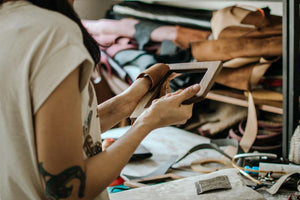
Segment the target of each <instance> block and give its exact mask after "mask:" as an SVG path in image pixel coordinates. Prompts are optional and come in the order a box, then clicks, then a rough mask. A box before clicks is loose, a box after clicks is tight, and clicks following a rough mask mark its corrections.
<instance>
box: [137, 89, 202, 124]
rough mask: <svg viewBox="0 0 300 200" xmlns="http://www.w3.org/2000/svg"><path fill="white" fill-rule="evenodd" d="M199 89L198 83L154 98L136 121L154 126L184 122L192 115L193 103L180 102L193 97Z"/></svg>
mask: <svg viewBox="0 0 300 200" xmlns="http://www.w3.org/2000/svg"><path fill="white" fill-rule="evenodd" d="M199 90H200V85H199V84H196V85H193V86H190V87H188V88H186V89H184V90H178V91H177V92H175V93H170V94H167V95H165V96H163V97H161V98H160V99H157V100H154V101H153V102H152V105H151V106H150V107H149V108H147V109H146V110H145V111H144V112H143V113H142V115H141V116H139V117H138V118H137V120H136V122H137V123H140V122H141V123H144V124H148V125H149V126H150V127H155V128H160V127H164V126H169V125H175V124H184V123H186V121H187V120H188V119H189V118H190V117H191V116H192V111H193V104H190V105H183V104H182V102H184V101H185V100H187V99H189V98H191V97H193V96H194V95H195V94H197V93H198V92H199Z"/></svg>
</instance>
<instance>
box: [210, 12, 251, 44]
mask: <svg viewBox="0 0 300 200" xmlns="http://www.w3.org/2000/svg"><path fill="white" fill-rule="evenodd" d="M250 12H251V11H250V10H247V9H244V8H241V7H237V6H230V7H226V8H223V9H220V10H218V11H215V12H214V13H213V17H212V19H211V28H212V31H213V35H214V38H215V39H217V38H218V37H219V34H220V33H221V32H222V30H223V29H224V28H226V27H227V26H233V25H239V24H240V23H241V22H242V20H243V19H244V18H245V17H246V16H247V15H248V14H249V13H250Z"/></svg>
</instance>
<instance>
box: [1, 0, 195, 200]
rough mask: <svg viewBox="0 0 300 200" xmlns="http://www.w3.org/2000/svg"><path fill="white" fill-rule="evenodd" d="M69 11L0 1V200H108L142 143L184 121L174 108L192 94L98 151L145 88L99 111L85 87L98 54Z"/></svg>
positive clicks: (141, 82)
mask: <svg viewBox="0 0 300 200" xmlns="http://www.w3.org/2000/svg"><path fill="white" fill-rule="evenodd" d="M72 4H73V1H72V0H69V1H67V0H31V1H25V0H4V1H3V0H2V1H0V27H1V29H0V41H1V50H0V63H1V66H0V83H1V87H0V94H1V95H0V119H1V120H0V127H1V131H0V137H1V140H0V155H1V165H0V166H1V167H0V180H1V182H0V199H3V200H6V199H22V200H25V199H107V193H106V190H105V188H106V187H107V186H108V185H109V184H110V183H111V182H112V181H113V180H114V179H115V178H116V177H117V176H118V175H119V174H120V172H121V170H122V168H123V167H124V166H125V165H126V163H127V162H128V160H129V159H130V157H131V155H132V154H133V152H134V151H135V149H136V148H137V146H138V145H139V143H140V142H141V141H142V140H143V138H144V137H145V136H147V134H148V133H149V132H151V131H152V130H153V129H155V128H159V127H163V126H167V125H172V124H180V123H184V122H185V121H186V120H187V119H188V118H189V117H190V116H191V114H192V105H181V103H182V102H183V101H184V100H186V99H189V98H190V97H192V96H193V95H194V94H196V93H197V92H198V91H199V86H195V87H190V88H188V89H185V90H182V91H178V92H176V93H173V94H169V95H166V96H165V97H163V98H161V99H159V100H157V101H155V102H154V103H153V105H152V106H151V107H150V108H149V109H147V110H146V111H145V112H143V114H142V115H141V116H140V117H138V118H137V120H136V121H135V123H134V124H133V125H132V127H131V128H130V129H129V130H128V131H127V132H126V133H125V135H124V136H123V137H122V138H120V139H118V140H117V141H116V142H115V143H114V144H113V145H111V146H110V147H109V148H108V149H107V150H105V151H102V150H101V137H100V132H104V131H105V130H107V129H109V128H111V127H113V126H114V125H115V124H117V123H118V122H119V121H120V120H121V119H123V118H125V117H128V116H130V114H131V113H132V112H133V110H134V108H135V107H136V105H137V103H138V101H139V99H140V98H141V97H142V96H143V95H144V94H145V93H146V91H148V89H149V87H150V81H149V80H148V79H147V78H140V79H138V80H136V81H135V82H134V83H133V84H132V86H131V87H130V88H129V89H128V90H126V91H124V92H123V93H122V94H120V95H118V96H116V97H114V98H112V99H110V100H108V101H106V102H104V103H102V104H100V105H97V104H96V97H95V94H94V91H93V88H92V86H91V84H90V83H89V80H90V76H91V72H92V70H93V68H94V66H95V64H96V63H98V61H99V50H98V47H97V44H96V43H95V42H94V41H93V39H92V38H91V37H90V36H89V35H88V33H87V32H86V30H85V29H84V28H83V26H82V25H81V23H80V20H79V18H78V17H77V15H76V14H75V12H74V10H73V8H72ZM100 127H101V129H100Z"/></svg>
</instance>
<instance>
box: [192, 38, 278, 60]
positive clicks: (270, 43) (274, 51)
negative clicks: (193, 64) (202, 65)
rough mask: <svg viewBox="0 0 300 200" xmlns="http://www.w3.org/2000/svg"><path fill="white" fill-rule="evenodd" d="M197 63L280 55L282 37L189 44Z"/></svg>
mask: <svg viewBox="0 0 300 200" xmlns="http://www.w3.org/2000/svg"><path fill="white" fill-rule="evenodd" d="M191 48H192V55H193V57H194V58H195V59H196V60H197V61H212V60H222V61H226V60H229V59H233V58H237V57H257V56H263V57H273V56H281V55H282V37H281V36H277V37H269V38H227V39H218V40H206V41H202V42H193V43H191Z"/></svg>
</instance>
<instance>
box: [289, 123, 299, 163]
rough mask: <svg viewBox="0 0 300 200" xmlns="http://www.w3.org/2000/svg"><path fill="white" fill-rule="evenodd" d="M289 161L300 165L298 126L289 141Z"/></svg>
mask: <svg viewBox="0 0 300 200" xmlns="http://www.w3.org/2000/svg"><path fill="white" fill-rule="evenodd" d="M289 160H290V161H291V162H294V163H296V164H298V165H300V125H298V126H297V128H296V130H295V131H294V134H293V136H292V139H291V144H290V153H289Z"/></svg>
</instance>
